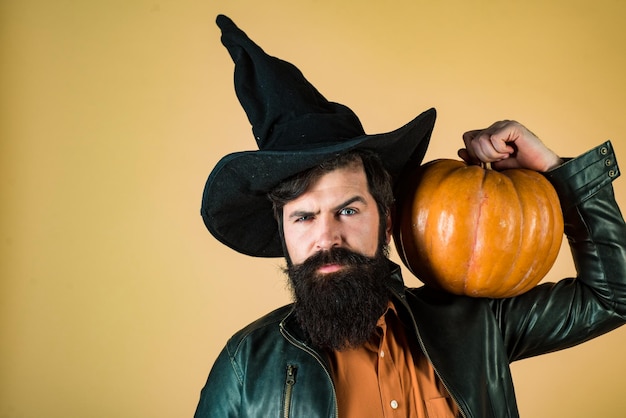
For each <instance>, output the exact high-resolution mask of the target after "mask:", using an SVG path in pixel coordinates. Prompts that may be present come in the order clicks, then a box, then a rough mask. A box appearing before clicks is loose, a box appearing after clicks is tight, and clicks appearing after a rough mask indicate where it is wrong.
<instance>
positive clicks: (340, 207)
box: [333, 195, 367, 211]
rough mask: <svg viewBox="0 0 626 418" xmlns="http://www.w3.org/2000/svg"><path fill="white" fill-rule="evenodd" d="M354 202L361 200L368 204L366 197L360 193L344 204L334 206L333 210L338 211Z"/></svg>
mask: <svg viewBox="0 0 626 418" xmlns="http://www.w3.org/2000/svg"><path fill="white" fill-rule="evenodd" d="M354 202H361V203H363V204H364V205H366V204H367V202H366V201H365V198H364V197H363V196H359V195H357V196H354V197H351V198H350V199H348V200H346V201H345V202H343V203H342V204H340V205H337V206H335V207H334V208H333V210H335V211H338V210H340V209H343V208H345V207H346V206H350V205H351V204H353V203H354Z"/></svg>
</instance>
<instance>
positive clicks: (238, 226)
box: [201, 15, 436, 257]
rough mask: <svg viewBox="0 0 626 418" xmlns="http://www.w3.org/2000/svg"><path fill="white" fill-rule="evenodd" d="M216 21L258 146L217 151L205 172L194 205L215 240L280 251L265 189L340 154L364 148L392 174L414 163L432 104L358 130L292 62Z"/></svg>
mask: <svg viewBox="0 0 626 418" xmlns="http://www.w3.org/2000/svg"><path fill="white" fill-rule="evenodd" d="M217 25H218V26H219V27H220V28H221V30H222V43H223V44H224V46H225V47H226V48H227V49H228V52H229V53H230V55H231V57H232V59H233V61H234V63H235V91H236V93H237V97H238V98H239V101H240V102H241V105H242V106H243V108H244V110H245V111H246V114H247V115H248V119H249V121H250V123H251V124H252V132H253V134H254V138H255V140H256V142H257V145H258V148H259V149H258V150H255V151H242V152H236V153H233V154H229V155H227V156H225V157H224V158H222V159H221V160H220V161H219V162H218V163H217V165H216V166H215V168H214V169H213V171H212V172H211V174H210V175H209V178H208V180H207V182H206V186H205V188H204V194H203V196H202V209H201V213H202V218H203V219H204V223H205V225H206V227H207V228H208V230H209V231H210V232H211V234H213V236H214V237H215V238H217V239H218V240H219V241H221V242H222V243H224V244H225V245H227V246H229V247H230V248H232V249H234V250H236V251H238V252H241V253H243V254H247V255H252V256H256V257H280V256H283V255H284V254H283V246H282V243H281V238H280V236H279V231H278V225H277V223H276V220H275V219H274V215H273V211H272V204H271V203H270V201H269V199H268V197H267V193H268V192H269V191H270V190H272V189H273V188H274V187H276V186H277V185H278V184H279V183H280V182H281V181H283V180H285V179H287V178H289V177H291V176H293V175H295V174H297V173H299V172H302V171H304V170H307V169H309V168H312V167H315V166H316V165H318V164H320V163H322V162H324V161H327V160H329V159H332V158H334V157H336V156H338V155H340V154H343V153H346V152H348V151H351V150H354V149H369V150H372V151H374V152H376V153H378V154H379V155H380V157H381V158H382V161H383V164H384V165H385V167H386V169H387V170H388V171H389V173H390V174H391V175H392V177H394V178H397V176H398V175H399V174H400V173H401V171H402V170H403V168H404V167H405V166H407V165H410V166H415V165H419V164H420V163H421V161H422V159H423V158H424V154H425V153H426V148H427V147H428V141H429V139H430V135H431V133H432V130H433V126H434V123H435V116H436V113H435V109H429V110H427V111H425V112H424V113H422V114H421V115H419V116H418V117H416V118H415V119H413V120H412V121H411V122H409V123H408V124H406V125H404V126H403V127H401V128H399V129H397V130H395V131H393V132H389V133H383V134H377V135H366V134H365V132H364V130H363V127H362V126H361V122H360V121H359V119H358V117H357V116H356V115H355V114H354V112H353V111H352V110H350V109H349V108H348V107H346V106H344V105H342V104H339V103H333V102H329V101H328V100H326V99H325V98H324V96H322V95H321V94H320V93H319V92H318V91H317V89H316V88H315V87H313V85H311V83H309V82H308V81H307V80H306V79H305V78H304V76H303V75H302V73H301V72H300V70H298V69H297V68H296V67H295V66H294V65H293V64H290V63H288V62H286V61H283V60H280V59H278V58H275V57H272V56H269V55H267V54H266V53H265V52H264V51H263V50H262V49H261V48H260V47H259V46H258V45H257V44H255V43H254V42H253V41H252V40H250V39H249V38H248V36H247V35H246V34H245V33H244V32H243V31H241V30H240V29H239V28H238V27H237V26H236V25H235V24H234V23H233V21H232V20H230V19H229V18H228V17H226V16H223V15H220V16H218V17H217Z"/></svg>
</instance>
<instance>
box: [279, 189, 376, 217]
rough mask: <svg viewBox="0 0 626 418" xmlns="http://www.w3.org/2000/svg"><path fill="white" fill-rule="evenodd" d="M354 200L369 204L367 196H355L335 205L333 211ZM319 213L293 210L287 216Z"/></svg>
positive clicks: (304, 215)
mask: <svg viewBox="0 0 626 418" xmlns="http://www.w3.org/2000/svg"><path fill="white" fill-rule="evenodd" d="M354 202H361V203H363V204H367V201H366V200H365V198H364V197H363V196H358V195H357V196H353V197H351V198H350V199H348V200H346V201H345V202H343V203H341V204H339V205H337V206H335V207H334V208H333V211H334V212H336V211H338V210H341V209H343V208H345V207H346V206H349V205H351V204H352V203H354ZM317 213H319V211H318V212H313V211H308V210H294V211H293V212H290V213H289V215H288V216H287V218H302V217H306V216H313V215H315V214H317Z"/></svg>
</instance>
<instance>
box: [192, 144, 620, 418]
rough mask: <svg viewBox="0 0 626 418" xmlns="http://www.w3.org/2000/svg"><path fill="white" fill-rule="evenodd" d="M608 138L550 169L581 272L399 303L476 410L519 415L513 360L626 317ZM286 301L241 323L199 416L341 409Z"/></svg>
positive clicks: (464, 404)
mask: <svg viewBox="0 0 626 418" xmlns="http://www.w3.org/2000/svg"><path fill="white" fill-rule="evenodd" d="M618 175H619V170H618V168H617V164H616V160H615V157H614V154H613V149H612V146H611V144H610V142H606V143H604V144H602V145H600V146H599V147H597V148H594V149H592V150H591V151H589V152H587V153H585V154H583V155H582V156H580V157H578V158H576V159H573V160H569V161H567V162H566V163H565V164H563V165H562V166H560V167H558V168H556V169H555V170H553V171H551V172H550V173H548V174H547V175H546V176H547V177H548V178H549V179H550V181H551V182H552V183H553V184H554V186H555V188H556V190H557V192H558V194H559V197H560V199H561V204H562V207H563V212H564V217H565V232H566V235H567V237H568V240H569V244H570V247H571V250H572V254H573V257H574V260H575V264H576V268H577V272H578V276H577V278H576V279H573V278H570V279H564V280H561V281H559V282H558V283H550V284H542V285H539V286H537V287H536V288H534V289H532V290H531V291H529V292H527V293H525V294H523V295H521V296H517V297H514V298H509V299H496V300H492V299H478V298H469V297H461V296H454V295H450V294H446V293H441V292H437V291H434V290H432V289H430V288H428V287H420V288H417V289H408V288H405V287H404V285H403V282H402V278H401V277H400V271H399V270H400V269H399V268H398V267H397V266H396V268H395V270H394V272H393V275H394V277H395V278H396V279H397V280H396V285H395V289H394V294H395V300H394V303H395V305H396V307H397V308H398V312H399V314H400V316H401V318H402V319H403V321H405V323H406V324H409V325H410V324H412V329H413V330H414V338H415V339H416V341H417V342H418V343H419V345H420V346H421V348H422V350H423V352H424V353H425V354H426V355H427V356H428V359H429V360H430V361H431V363H432V365H433V366H434V368H435V370H436V372H437V374H438V375H439V377H440V378H441V379H442V381H443V383H444V384H445V386H446V388H447V389H448V391H449V392H450V394H451V396H452V397H453V398H454V400H455V401H456V403H457V405H458V406H459V408H460V410H461V413H462V415H463V416H464V417H480V418H487V417H494V418H504V417H517V416H518V410H517V404H516V400H515V394H514V391H513V383H512V379H511V373H510V370H509V363H510V362H512V361H515V360H519V359H522V358H526V357H531V356H536V355H539V354H543V353H548V352H551V351H555V350H560V349H563V348H567V347H571V346H573V345H575V344H579V343H581V342H584V341H586V340H589V339H591V338H594V337H597V336H599V335H601V334H603V333H605V332H607V331H609V330H612V329H614V328H616V327H618V326H620V325H622V324H623V323H624V321H625V318H626V225H625V224H624V221H623V219H622V216H621V214H620V210H619V208H618V206H617V204H616V202H615V199H614V195H613V187H612V185H611V182H612V180H613V179H614V178H616V177H617V176H618ZM290 312H291V307H290V306H285V307H282V308H280V309H278V310H276V311H274V312H272V313H270V314H268V315H266V316H265V317H263V318H261V319H259V320H257V321H256V322H254V323H252V324H250V325H249V326H247V327H246V328H244V329H243V330H241V331H239V332H238V333H237V334H235V335H234V336H233V337H232V338H231V339H230V340H229V341H228V343H227V344H226V347H225V348H224V350H223V351H222V352H221V354H220V355H219V357H218V358H217V360H216V362H215V364H214V366H213V368H212V370H211V373H210V374H209V378H208V381H207V384H206V386H205V387H204V389H203V390H202V393H201V398H200V403H199V405H198V408H197V411H196V414H195V416H196V417H197V418H200V417H202V418H225V417H302V418H316V417H325V418H326V417H337V416H338V413H337V403H336V398H335V392H334V388H333V382H332V379H331V376H330V373H329V371H328V370H329V368H328V366H327V363H326V361H327V360H326V357H325V356H324V354H323V353H320V352H319V351H318V350H316V349H315V348H314V347H311V346H309V345H307V344H306V343H305V342H304V341H305V339H304V337H303V335H302V331H301V330H300V329H299V327H298V325H297V324H296V322H295V320H294V318H293V316H292V315H291V314H290Z"/></svg>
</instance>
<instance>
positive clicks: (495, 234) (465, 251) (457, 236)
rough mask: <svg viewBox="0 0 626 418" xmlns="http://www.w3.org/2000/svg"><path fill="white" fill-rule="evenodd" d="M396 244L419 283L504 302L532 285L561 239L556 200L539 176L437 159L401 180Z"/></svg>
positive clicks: (547, 267)
mask: <svg viewBox="0 0 626 418" xmlns="http://www.w3.org/2000/svg"><path fill="white" fill-rule="evenodd" d="M398 197H399V201H398V211H397V213H396V218H395V227H394V242H395V245H396V248H397V250H398V253H399V255H400V258H401V259H402V261H403V262H404V264H405V265H406V266H407V267H408V268H409V270H411V272H412V273H413V274H415V275H416V276H417V277H418V278H419V279H420V280H422V281H423V282H424V283H426V284H430V285H433V286H436V287H439V288H442V289H444V290H447V291H448V292H451V293H455V294H460V295H468V296H474V297H492V298H504V297H510V296H515V295H519V294H521V293H524V292H526V291H528V290H530V289H531V288H533V287H534V286H535V285H536V284H537V283H538V282H539V281H541V279H542V278H543V277H544V276H545V275H546V273H547V272H548V270H550V268H551V267H552V265H553V264H554V261H555V259H556V257H557V255H558V252H559V249H560V247H561V241H562V239H563V216H562V213H561V207H560V204H559V199H558V196H557V194H556V192H555V190H554V188H553V187H552V185H551V184H550V182H549V181H548V180H546V179H545V178H544V177H543V176H542V175H541V174H539V173H537V172H534V171H531V170H524V169H511V170H504V171H495V170H491V169H486V168H483V167H481V166H477V165H467V164H466V163H464V162H463V161H456V160H436V161H431V162H429V163H427V164H424V165H423V166H421V167H418V168H417V169H416V170H415V171H414V172H412V173H411V174H410V175H409V176H408V177H406V178H404V179H403V184H402V185H401V189H400V193H399V196H398Z"/></svg>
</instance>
